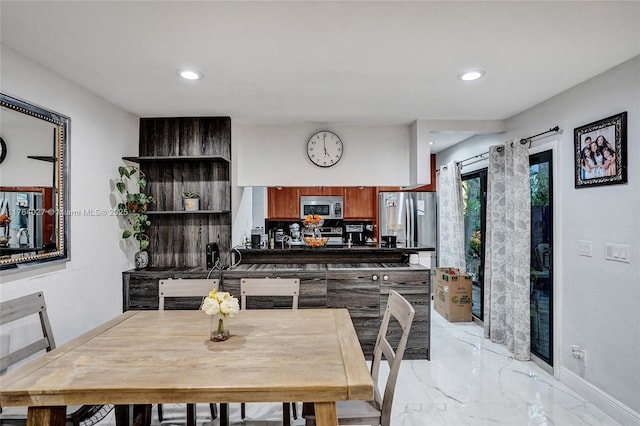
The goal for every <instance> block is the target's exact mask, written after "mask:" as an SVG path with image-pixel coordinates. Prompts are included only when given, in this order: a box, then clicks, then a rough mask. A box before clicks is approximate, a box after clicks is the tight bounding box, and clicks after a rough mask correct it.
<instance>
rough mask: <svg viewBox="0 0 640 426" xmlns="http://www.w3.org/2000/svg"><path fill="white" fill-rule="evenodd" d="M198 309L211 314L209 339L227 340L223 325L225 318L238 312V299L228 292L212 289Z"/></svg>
mask: <svg viewBox="0 0 640 426" xmlns="http://www.w3.org/2000/svg"><path fill="white" fill-rule="evenodd" d="M200 309H201V310H202V311H204V313H205V314H207V315H209V316H211V321H212V323H211V340H213V341H221V340H227V339H228V338H229V337H230V334H229V331H228V330H227V328H226V327H225V319H226V318H227V317H232V316H234V315H235V314H237V313H238V312H240V304H239V303H238V299H237V298H235V297H233V296H231V294H229V292H226V291H217V290H215V289H214V290H211V291H210V292H209V294H208V295H207V297H205V298H204V300H203V301H202V305H201V306H200ZM216 316H218V323H217V324H215V322H214V318H215V317H216Z"/></svg>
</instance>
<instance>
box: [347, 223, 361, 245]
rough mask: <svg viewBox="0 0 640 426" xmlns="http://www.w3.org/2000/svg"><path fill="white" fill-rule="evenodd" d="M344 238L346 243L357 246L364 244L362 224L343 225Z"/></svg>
mask: <svg viewBox="0 0 640 426" xmlns="http://www.w3.org/2000/svg"><path fill="white" fill-rule="evenodd" d="M344 231H345V233H346V234H345V238H346V241H347V243H349V242H351V244H353V245H356V246H359V245H363V244H364V239H365V237H364V224H362V223H357V224H355V223H354V224H346V225H344Z"/></svg>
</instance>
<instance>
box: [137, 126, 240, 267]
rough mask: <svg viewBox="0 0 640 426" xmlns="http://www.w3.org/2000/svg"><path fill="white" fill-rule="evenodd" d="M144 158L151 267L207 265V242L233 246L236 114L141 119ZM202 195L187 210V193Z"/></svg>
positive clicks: (225, 251) (227, 250)
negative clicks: (233, 129) (197, 207)
mask: <svg viewBox="0 0 640 426" xmlns="http://www.w3.org/2000/svg"><path fill="white" fill-rule="evenodd" d="M138 148H139V153H140V154H139V155H140V156H139V157H126V158H125V159H126V160H130V161H135V162H137V163H138V164H139V165H140V169H141V170H142V171H143V172H144V174H145V175H146V177H147V181H148V186H147V192H148V193H149V194H151V195H153V197H154V198H155V200H156V201H155V203H154V204H152V208H151V209H150V210H149V211H148V212H147V213H148V215H149V218H150V220H151V227H150V229H149V266H151V267H154V268H191V267H204V266H205V265H206V254H205V247H206V245H207V244H208V243H217V244H218V248H219V251H220V254H221V255H222V256H228V253H230V250H231V180H230V162H231V119H230V118H229V117H178V118H141V119H140V139H139V147H138ZM185 191H191V192H198V193H199V194H200V210H197V211H185V210H184V209H183V207H182V193H183V192H185Z"/></svg>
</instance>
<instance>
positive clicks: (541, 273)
mask: <svg viewBox="0 0 640 426" xmlns="http://www.w3.org/2000/svg"><path fill="white" fill-rule="evenodd" d="M551 155H552V151H545V152H541V153H537V154H533V155H531V156H530V157H529V164H530V182H531V277H530V282H531V285H530V313H531V353H533V354H535V355H536V356H537V357H539V358H540V359H542V360H543V361H544V362H546V363H547V364H549V365H551V366H553V262H552V260H553V256H552V253H553V220H552V219H553V203H552V201H553V174H552V167H551V166H552V162H551V160H552V156H551ZM462 190H463V191H462V193H463V203H464V238H465V260H466V267H467V272H469V273H470V274H472V276H473V298H472V313H473V316H474V317H475V318H477V319H479V320H481V321H483V320H484V318H483V312H484V307H483V302H484V259H485V257H484V236H485V222H486V195H487V171H486V169H483V170H480V171H476V172H473V173H468V174H465V175H463V176H462Z"/></svg>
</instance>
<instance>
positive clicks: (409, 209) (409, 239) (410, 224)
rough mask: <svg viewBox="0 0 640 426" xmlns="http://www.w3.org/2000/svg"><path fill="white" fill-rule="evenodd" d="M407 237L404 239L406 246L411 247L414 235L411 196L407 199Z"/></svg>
mask: <svg viewBox="0 0 640 426" xmlns="http://www.w3.org/2000/svg"><path fill="white" fill-rule="evenodd" d="M407 204H408V205H407V218H408V221H407V224H408V226H407V239H406V247H413V236H414V231H415V230H414V228H413V227H414V223H413V208H414V205H413V198H408V199H407Z"/></svg>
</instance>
